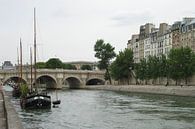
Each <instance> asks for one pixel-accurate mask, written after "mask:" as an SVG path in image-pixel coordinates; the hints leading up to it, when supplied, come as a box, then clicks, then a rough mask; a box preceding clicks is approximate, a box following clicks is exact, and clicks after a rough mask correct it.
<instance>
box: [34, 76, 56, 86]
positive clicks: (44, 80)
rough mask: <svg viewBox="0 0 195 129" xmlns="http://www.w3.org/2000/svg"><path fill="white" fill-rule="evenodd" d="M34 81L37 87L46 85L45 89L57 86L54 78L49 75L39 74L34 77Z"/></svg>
mask: <svg viewBox="0 0 195 129" xmlns="http://www.w3.org/2000/svg"><path fill="white" fill-rule="evenodd" d="M36 83H37V85H38V86H39V87H46V88H47V89H52V88H56V87H57V81H56V79H55V78H54V77H53V76H50V75H39V76H38V77H37V79H36Z"/></svg>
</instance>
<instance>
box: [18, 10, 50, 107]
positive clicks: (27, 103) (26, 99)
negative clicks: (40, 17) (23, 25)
mask: <svg viewBox="0 0 195 129" xmlns="http://www.w3.org/2000/svg"><path fill="white" fill-rule="evenodd" d="M35 11H36V10H35V8H34V31H35V32H34V79H35V80H34V86H35V92H32V91H33V87H32V52H30V57H31V90H30V92H32V93H29V94H26V95H25V96H23V97H22V98H21V100H20V105H21V107H22V108H24V109H45V108H51V97H50V96H49V95H47V93H43V92H41V93H39V92H38V86H37V83H36V18H35V16H36V15H35V14H36V12H35ZM30 51H31V50H30Z"/></svg>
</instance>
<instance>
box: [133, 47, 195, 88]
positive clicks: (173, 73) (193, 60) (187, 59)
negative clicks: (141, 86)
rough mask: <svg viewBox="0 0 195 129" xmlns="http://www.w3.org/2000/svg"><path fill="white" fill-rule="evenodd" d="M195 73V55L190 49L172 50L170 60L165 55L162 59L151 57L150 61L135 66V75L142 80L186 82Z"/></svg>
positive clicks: (141, 61)
mask: <svg viewBox="0 0 195 129" xmlns="http://www.w3.org/2000/svg"><path fill="white" fill-rule="evenodd" d="M194 72H195V54H194V52H192V50H191V49H190V48H189V47H186V48H183V47H182V48H177V49H171V51H170V53H169V55H168V59H166V56H165V55H161V56H160V57H158V58H157V57H155V56H149V57H148V59H147V60H146V59H142V60H140V63H138V64H136V65H135V73H136V76H137V78H139V79H140V80H146V82H147V80H148V79H154V80H155V79H157V78H160V77H167V79H168V78H172V79H173V80H175V81H176V84H177V81H178V80H181V79H183V80H185V81H186V84H187V79H188V78H189V77H191V76H192V75H193V74H194Z"/></svg>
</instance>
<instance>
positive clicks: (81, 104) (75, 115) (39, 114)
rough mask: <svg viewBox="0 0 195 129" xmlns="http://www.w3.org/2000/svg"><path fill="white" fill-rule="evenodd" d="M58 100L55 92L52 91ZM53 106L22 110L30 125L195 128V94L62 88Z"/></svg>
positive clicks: (52, 128)
mask: <svg viewBox="0 0 195 129" xmlns="http://www.w3.org/2000/svg"><path fill="white" fill-rule="evenodd" d="M49 94H50V95H52V99H53V100H55V98H56V97H55V96H56V94H55V92H50V93H49ZM58 97H59V98H60V99H61V104H60V106H59V107H58V108H53V107H52V108H51V109H50V110H34V111H33V110H22V109H21V108H20V106H19V100H18V99H12V102H13V104H14V106H15V108H16V110H17V112H18V113H19V116H20V118H21V120H22V123H23V124H24V127H25V128H26V129H195V98H190V97H175V96H165V95H148V94H134V93H133V94H132V93H124V92H112V91H98V90H64V91H58Z"/></svg>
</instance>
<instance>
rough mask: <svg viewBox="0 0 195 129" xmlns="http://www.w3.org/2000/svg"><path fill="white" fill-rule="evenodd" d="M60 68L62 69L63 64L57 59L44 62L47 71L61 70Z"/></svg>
mask: <svg viewBox="0 0 195 129" xmlns="http://www.w3.org/2000/svg"><path fill="white" fill-rule="evenodd" d="M62 67H63V63H62V61H61V60H60V59H58V58H50V59H49V60H48V61H47V62H46V68H48V69H56V68H62Z"/></svg>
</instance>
